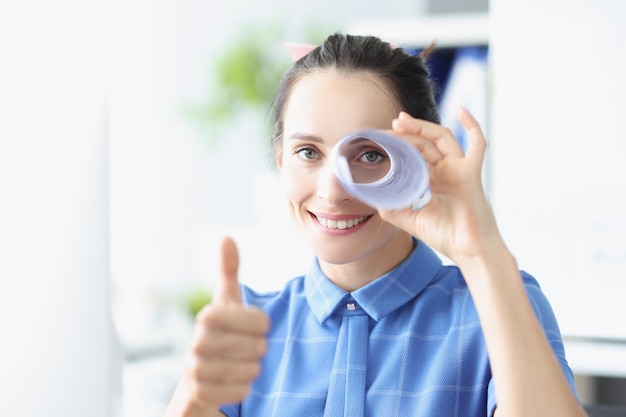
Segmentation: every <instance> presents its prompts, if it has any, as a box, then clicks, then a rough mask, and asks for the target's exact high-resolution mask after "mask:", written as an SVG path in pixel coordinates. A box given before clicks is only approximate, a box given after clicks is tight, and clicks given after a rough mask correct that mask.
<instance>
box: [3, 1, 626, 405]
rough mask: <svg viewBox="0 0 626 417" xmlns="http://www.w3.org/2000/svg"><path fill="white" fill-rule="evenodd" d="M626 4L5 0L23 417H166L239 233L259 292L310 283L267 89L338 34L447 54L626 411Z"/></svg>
mask: <svg viewBox="0 0 626 417" xmlns="http://www.w3.org/2000/svg"><path fill="white" fill-rule="evenodd" d="M625 5H626V3H624V2H622V1H621V0H602V1H596V0H581V1H578V2H575V3H572V2H568V1H565V0H548V1H539V0H533V1H528V2H525V3H524V4H523V5H521V4H516V5H514V4H513V2H512V1H509V0H492V1H491V2H488V1H487V0H473V1H462V0H410V1H409V0H393V1H386V2H374V1H371V2H357V1H344V2H330V1H326V0H319V1H316V2H300V3H298V2H287V1H283V0H274V1H273V2H269V3H268V2H253V1H249V0H248V1H245V0H234V1H231V2H227V3H220V4H219V5H218V3H215V2H207V1H199V0H182V1H181V0H177V1H171V0H129V1H124V2H122V1H120V0H116V1H113V2H108V1H107V2H105V1H103V0H91V1H83V2H78V1H72V0H61V1H55V2H44V1H30V2H28V1H27V2H19V3H18V2H15V3H14V4H9V3H7V2H5V3H3V4H2V5H1V6H0V186H1V188H0V198H1V200H0V226H1V229H0V313H1V314H0V325H1V327H0V331H1V333H0V338H1V340H2V347H0V369H1V370H2V372H0V373H1V374H2V376H0V393H1V394H0V411H1V412H2V413H3V414H6V415H16V416H17V415H19V416H25V417H34V416H43V415H55V416H56V415H59V416H61V415H63V416H78V415H85V414H89V415H90V416H102V417H104V416H107V417H109V416H124V417H135V416H142V417H152V416H159V415H160V414H161V412H162V410H163V407H164V406H165V403H166V401H167V400H168V398H169V395H170V394H171V392H172V389H173V387H174V384H175V383H176V381H177V379H178V378H179V376H180V373H181V371H182V366H183V354H184V350H185V348H186V346H187V343H188V338H189V332H190V329H191V326H192V320H193V312H194V311H196V310H197V308H198V305H201V304H202V303H204V302H207V301H208V300H209V299H210V292H211V290H212V286H213V283H214V279H215V274H214V270H215V268H216V267H217V264H216V259H217V245H218V243H219V241H220V239H221V237H222V236H223V235H225V234H229V235H231V236H233V237H234V238H235V239H236V241H237V243H238V244H239V248H240V252H241V269H240V279H241V280H242V281H243V282H245V283H248V284H250V285H252V286H254V287H255V288H257V289H259V290H272V289H276V288H278V287H280V286H281V285H282V284H283V283H284V282H285V281H286V280H288V279H290V278H291V277H293V276H296V275H299V274H301V273H303V272H304V271H305V269H306V267H307V266H308V263H309V262H310V260H311V254H310V252H309V250H308V249H307V248H306V247H305V246H304V244H303V243H302V242H301V241H300V239H299V237H298V236H297V234H296V233H295V231H294V230H293V229H292V228H291V224H290V220H289V218H288V214H287V212H286V211H285V208H284V205H283V204H281V203H282V201H281V194H280V187H279V184H278V182H277V178H276V173H275V171H274V170H273V166H272V161H271V158H270V157H269V156H268V152H269V147H268V143H269V136H268V119H267V114H266V112H265V111H266V107H267V101H266V98H267V96H268V94H271V92H272V85H273V83H274V80H276V81H277V78H276V77H277V76H279V75H277V74H280V72H281V71H283V70H284V69H286V68H287V67H288V66H289V63H290V61H289V55H288V53H287V51H286V50H285V49H284V48H282V47H281V45H280V41H294V42H315V43H316V42H319V41H320V40H321V39H322V38H323V37H324V36H325V35H327V34H329V33H332V32H334V31H350V32H352V33H364V34H375V35H379V36H381V37H382V38H384V39H387V40H390V41H394V42H397V43H399V44H400V45H401V46H402V47H404V48H406V49H407V50H411V51H413V52H418V51H419V50H420V49H421V48H424V47H426V46H427V45H428V44H429V43H430V42H431V41H432V40H435V41H436V42H437V49H436V53H435V54H434V55H433V57H432V60H431V65H432V68H433V71H434V73H435V75H436V78H437V80H438V82H439V83H440V87H441V91H440V96H439V97H438V98H439V102H440V107H441V110H442V116H443V123H444V124H446V125H448V126H449V127H450V128H452V129H457V127H458V126H456V122H455V120H454V119H453V118H452V117H450V116H449V115H450V114H454V110H455V109H456V108H458V106H460V105H465V106H467V107H469V108H470V110H471V111H472V112H473V113H474V114H475V115H476V116H477V117H478V118H479V120H481V123H482V124H483V126H484V128H485V130H486V132H487V133H488V136H489V140H490V145H491V146H490V150H489V155H488V160H487V164H486V168H485V182H486V184H487V187H488V191H489V193H490V195H491V197H492V200H493V202H494V207H495V209H496V213H497V214H498V216H499V217H500V219H501V222H502V223H501V226H502V229H503V231H504V232H505V237H506V238H508V239H510V240H509V243H510V245H511V247H512V248H513V250H514V251H515V253H516V254H518V256H519V260H520V264H521V265H522V267H523V268H524V269H526V270H528V271H529V272H531V273H532V274H534V275H536V276H537V278H538V279H539V281H540V283H542V285H543V286H544V289H545V291H546V292H547V293H548V296H549V297H550V299H551V300H553V303H554V307H555V311H556V313H557V316H558V317H559V319H560V321H561V323H562V328H563V332H564V334H565V336H566V341H567V349H568V353H570V360H571V362H572V367H573V368H574V370H575V372H576V374H577V381H578V384H579V387H580V391H581V395H582V396H583V399H584V401H585V402H587V403H601V404H609V405H617V404H622V405H624V398H626V384H625V383H624V379H623V378H625V377H626V319H625V317H626V307H624V303H623V292H624V291H623V290H624V288H626V284H624V279H625V278H626V277H625V276H626V240H625V239H624V237H623V236H626V219H624V217H623V213H624V212H626V188H625V186H624V184H623V181H621V180H620V178H623V175H624V174H625V172H624V164H623V163H622V162H621V159H622V155H623V153H624V152H623V151H624V150H625V145H623V140H620V136H623V135H622V134H621V132H622V129H621V124H620V121H621V118H622V113H623V111H624V110H625V108H624V105H623V104H622V102H623V96H624V95H625V94H626V81H625V80H624V79H623V74H626V66H625V65H626V64H624V62H625V58H626V44H625V43H624V39H626V31H625V30H624V28H623V26H622V25H621V22H623V21H624V19H625V18H626V6H625ZM555 27H556V28H557V29H558V30H557V31H556V32H555V30H554V28H555ZM250 68H256V70H254V71H251V70H250ZM224 74H239V75H238V76H239V77H240V78H236V77H235V78H232V79H231V78H228V77H226V78H227V79H225V78H224ZM233 77H234V75H233ZM233 79H234V80H235V82H234V83H235V84H237V85H242V84H245V88H247V90H245V88H244V89H243V90H242V89H239V90H238V89H237V88H234V89H229V88H226V87H227V86H228V85H229V84H228V83H233V81H232V80H233ZM250 80H253V82H252V83H250V84H248V83H247V82H248V81H250ZM239 81H241V82H239ZM462 136H463V134H462V132H459V137H460V139H461V140H463V137H462Z"/></svg>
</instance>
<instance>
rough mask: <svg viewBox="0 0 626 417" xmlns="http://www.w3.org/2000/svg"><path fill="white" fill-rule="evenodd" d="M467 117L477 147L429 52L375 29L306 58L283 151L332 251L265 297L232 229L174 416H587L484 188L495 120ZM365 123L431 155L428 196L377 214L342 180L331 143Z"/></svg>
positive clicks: (320, 249) (318, 242)
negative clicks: (245, 272) (434, 77)
mask: <svg viewBox="0 0 626 417" xmlns="http://www.w3.org/2000/svg"><path fill="white" fill-rule="evenodd" d="M458 117H459V120H460V122H461V123H462V124H463V126H464V127H465V129H466V130H467V131H468V135H469V136H470V145H469V148H468V150H467V152H465V153H464V152H463V150H462V149H461V148H460V146H459V144H458V142H457V141H456V139H455V138H454V137H453V135H452V134H451V132H450V131H449V130H448V129H446V128H444V127H442V126H440V125H439V117H438V113H437V108H436V103H435V100H434V94H433V87H432V82H431V79H430V78H429V73H428V70H427V67H426V66H425V64H424V62H423V60H422V58H421V57H419V56H415V57H411V56H408V55H407V54H406V53H405V52H403V51H402V50H401V49H399V48H394V47H392V46H391V45H390V44H388V43H385V42H382V41H381V40H379V39H377V38H374V37H358V36H349V35H342V34H334V35H331V36H330V37H328V38H327V39H326V41H325V42H324V43H323V44H322V45H321V46H320V47H318V48H315V49H314V50H312V51H311V52H310V53H308V54H306V55H305V56H304V57H302V58H301V59H298V60H297V61H296V62H295V63H294V65H293V66H292V68H291V69H290V70H289V71H288V72H287V73H286V75H285V76H284V78H283V80H282V81H281V84H280V86H279V90H278V94H277V97H276V100H275V103H274V135H273V141H274V150H275V155H276V162H277V165H278V167H279V170H280V176H281V179H282V183H283V185H284V189H285V193H286V197H287V202H288V205H289V209H290V212H291V215H292V218H293V220H294V221H295V223H296V225H297V227H298V229H299V231H300V232H301V234H302V236H303V237H304V239H305V240H306V241H307V242H308V243H309V244H310V245H311V247H312V249H313V251H314V253H315V254H316V257H315V259H314V262H313V264H312V266H311V267H310V269H309V271H308V272H307V274H306V275H304V276H302V277H297V278H295V279H293V280H291V281H289V282H288V283H287V284H286V286H285V288H284V289H283V290H282V291H279V292H276V293H271V294H257V293H255V292H254V291H253V290H252V289H250V288H248V287H247V286H240V285H239V284H238V281H237V268H238V258H237V249H236V246H235V244H234V242H233V241H232V240H231V239H229V238H226V239H225V240H224V242H223V245H222V258H221V259H222V273H221V275H222V276H221V279H220V285H221V287H220V289H219V290H218V292H217V293H216V296H215V302H214V303H213V304H212V305H211V306H208V307H206V308H205V309H204V310H203V311H202V312H201V313H200V314H199V315H198V318H197V323H196V333H195V337H194V341H193V347H192V349H191V352H190V355H189V357H190V360H189V362H188V364H187V369H186V372H185V375H184V377H183V378H182V380H181V382H180V384H179V386H178V388H177V390H176V392H175V394H174V396H173V398H172V400H171V402H170V404H169V407H168V410H167V411H166V415H168V416H213V415H223V414H225V415H228V416H238V415H241V416H252V415H255V416H303V415H311V416H322V415H323V416H365V415H367V416H491V415H496V416H498V417H507V416H533V417H538V416H584V415H585V413H584V411H583V409H582V408H581V406H580V404H579V400H578V397H577V394H576V391H575V387H574V379H573V375H572V372H571V370H570V369H569V367H568V365H567V362H566V359H565V355H564V350H563V343H562V340H561V336H560V332H559V329H558V325H557V322H556V320H555V317H554V314H553V312H552V310H551V308H550V305H549V303H548V301H547V300H546V298H545V296H544V295H543V294H542V292H541V290H540V288H539V286H538V284H537V282H536V281H535V280H534V278H532V277H531V276H529V275H528V274H526V273H523V272H520V270H519V269H518V265H517V263H516V260H515V258H514V257H513V255H512V254H511V253H510V252H509V250H508V249H507V247H506V245H505V243H504V241H503V239H502V237H501V236H500V233H499V231H498V228H497V225H496V222H495V219H494V215H493V213H492V210H491V208H490V206H489V202H488V200H487V198H486V195H485V192H484V190H483V186H482V183H481V171H482V163H483V159H484V154H485V148H486V143H485V139H484V138H483V134H482V132H481V129H480V127H479V126H478V124H477V122H476V121H475V120H474V119H473V118H472V116H471V115H470V114H469V113H468V112H467V111H466V110H463V109H461V110H460V111H459V115H458ZM361 129H382V130H389V131H391V132H392V133H394V134H395V135H398V136H401V137H402V138H403V139H404V140H406V141H408V142H409V143H411V144H413V145H414V146H415V147H416V148H417V149H418V150H419V151H420V152H421V154H422V155H423V156H424V158H425V159H426V161H427V163H428V166H429V170H430V187H431V192H432V197H431V200H430V202H429V203H428V204H427V205H426V206H425V207H423V208H421V209H420V210H413V209H411V208H404V209H398V210H377V209H376V208H374V207H370V206H368V205H366V204H364V203H362V202H361V201H359V200H358V199H356V198H354V197H353V196H352V195H350V194H348V193H347V192H346V191H345V190H344V189H343V188H342V186H341V185H340V183H339V181H338V179H337V178H336V177H335V175H334V174H333V170H332V167H331V166H330V164H329V154H330V152H331V149H332V148H333V146H334V144H335V143H337V142H338V141H339V140H340V139H341V138H342V137H344V136H346V135H348V134H350V133H352V132H354V131H357V130H361ZM431 248H432V249H431ZM437 252H439V253H441V254H443V255H445V256H446V257H447V258H449V259H450V260H452V261H453V263H454V265H447V266H444V265H442V262H441V260H440V258H439V257H438V256H437V255H436V253H437Z"/></svg>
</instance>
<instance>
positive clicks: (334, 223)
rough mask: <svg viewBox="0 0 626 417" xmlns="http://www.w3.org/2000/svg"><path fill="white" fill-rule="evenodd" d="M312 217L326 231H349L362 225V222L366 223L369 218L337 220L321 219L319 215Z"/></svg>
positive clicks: (359, 217)
mask: <svg viewBox="0 0 626 417" xmlns="http://www.w3.org/2000/svg"><path fill="white" fill-rule="evenodd" d="M313 216H314V217H315V218H316V219H317V221H318V222H319V224H321V225H322V226H323V227H326V228H328V229H339V230H344V229H350V228H353V227H355V226H358V225H359V224H361V223H363V222H364V221H366V220H367V219H369V218H370V217H371V216H358V217H351V218H341V219H338V218H328V217H323V216H321V215H316V214H313Z"/></svg>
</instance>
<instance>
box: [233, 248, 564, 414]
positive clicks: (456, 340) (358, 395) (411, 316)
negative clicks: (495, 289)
mask: <svg viewBox="0 0 626 417" xmlns="http://www.w3.org/2000/svg"><path fill="white" fill-rule="evenodd" d="M415 243H416V246H415V249H414V250H413V252H412V253H411V254H410V256H409V257H408V258H407V259H405V260H404V261H403V262H402V263H401V264H400V265H398V266H397V267H396V268H395V269H394V270H392V271H391V272H389V273H387V274H385V275H384V276H382V277H380V278H379V279H377V280H375V281H374V282H372V283H370V284H368V285H367V286H365V287H363V288H360V289H358V290H356V291H354V292H352V293H347V292H346V291H344V290H342V289H340V288H338V287H337V286H335V285H334V284H333V283H332V282H331V281H330V280H329V279H328V278H327V277H326V276H325V275H324V274H323V273H322V271H321V269H320V267H319V263H318V262H317V260H315V262H313V265H312V267H311V269H310V271H309V272H308V273H307V274H306V275H305V276H303V277H298V278H295V279H293V280H291V281H289V282H288V283H287V285H286V286H285V288H284V289H283V290H282V291H279V292H273V293H269V294H258V293H255V292H254V291H252V290H251V289H250V288H248V287H246V286H242V292H243V295H244V300H245V302H246V303H247V304H248V305H255V306H258V307H260V308H262V309H263V310H264V311H265V312H266V313H267V314H268V315H269V317H270V320H271V329H270V331H269V333H268V336H267V340H268V352H267V354H266V356H265V357H264V359H263V362H262V371H261V375H260V376H259V377H258V378H257V379H256V380H255V381H254V382H253V384H252V388H251V391H250V394H249V395H248V397H247V398H246V399H245V400H244V401H243V403H241V404H232V405H228V406H225V407H223V408H222V411H223V412H224V413H225V414H226V415H228V416H244V417H245V416H264V417H265V416H267V417H269V416H276V417H278V416H280V417H287V416H310V417H317V416H319V417H322V416H324V417H336V416H354V417H360V416H376V417H380V416H385V417H392V416H403V417H406V416H434V415H436V416H463V417H473V416H480V417H485V416H490V415H491V414H492V413H493V410H494V409H495V406H496V395H495V391H494V388H493V383H492V382H491V371H490V368H489V360H488V358H487V351H486V347H485V342H484V338H483V334H482V330H481V327H480V323H479V321H478V316H477V314H476V309H475V307H474V304H473V302H472V298H471V296H470V293H469V291H468V289H467V286H466V285H465V281H464V279H463V277H462V276H461V274H460V271H459V269H458V268H457V267H455V266H449V265H445V266H444V265H442V262H441V260H440V258H439V257H438V256H437V255H436V254H435V252H434V251H432V250H431V249H430V248H428V247H427V246H426V245H424V244H423V243H421V242H419V244H418V243H417V241H416V242H415ZM522 277H523V279H524V283H525V285H526V289H527V293H528V295H529V297H530V300H531V303H532V305H533V308H534V309H535V312H536V314H537V317H538V318H539V321H540V323H541V325H542V326H543V328H544V331H545V332H546V335H547V337H548V340H549V341H550V343H551V345H552V347H553V349H554V351H555V353H556V355H557V357H558V359H559V361H560V364H561V367H562V369H563V372H564V374H565V376H566V378H567V380H568V382H569V384H570V387H571V388H572V390H573V391H574V392H575V388H574V377H573V374H572V372H571V370H570V368H569V367H568V365H567V362H566V360H565V354H564V349H563V343H562V339H561V335H560V331H559V328H558V325H557V322H556V320H555V317H554V314H553V312H552V309H551V307H550V305H549V303H548V301H547V299H546V298H545V296H544V295H543V293H542V292H541V289H540V288H539V285H538V284H537V282H536V281H535V279H534V278H532V277H531V276H529V275H528V274H526V273H522ZM520 366H524V364H521V363H520Z"/></svg>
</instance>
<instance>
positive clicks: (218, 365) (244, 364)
mask: <svg viewBox="0 0 626 417" xmlns="http://www.w3.org/2000/svg"><path fill="white" fill-rule="evenodd" d="M188 372H189V374H190V376H191V377H192V378H193V379H195V380H198V381H202V382H215V383H234V384H237V383H247V382H250V381H252V380H253V379H254V378H256V377H257V376H258V375H259V373H260V372H261V363H260V361H258V360H254V361H242V360H224V359H220V360H211V361H206V360H199V359H198V358H193V359H192V360H191V362H190V365H189V368H188Z"/></svg>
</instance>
